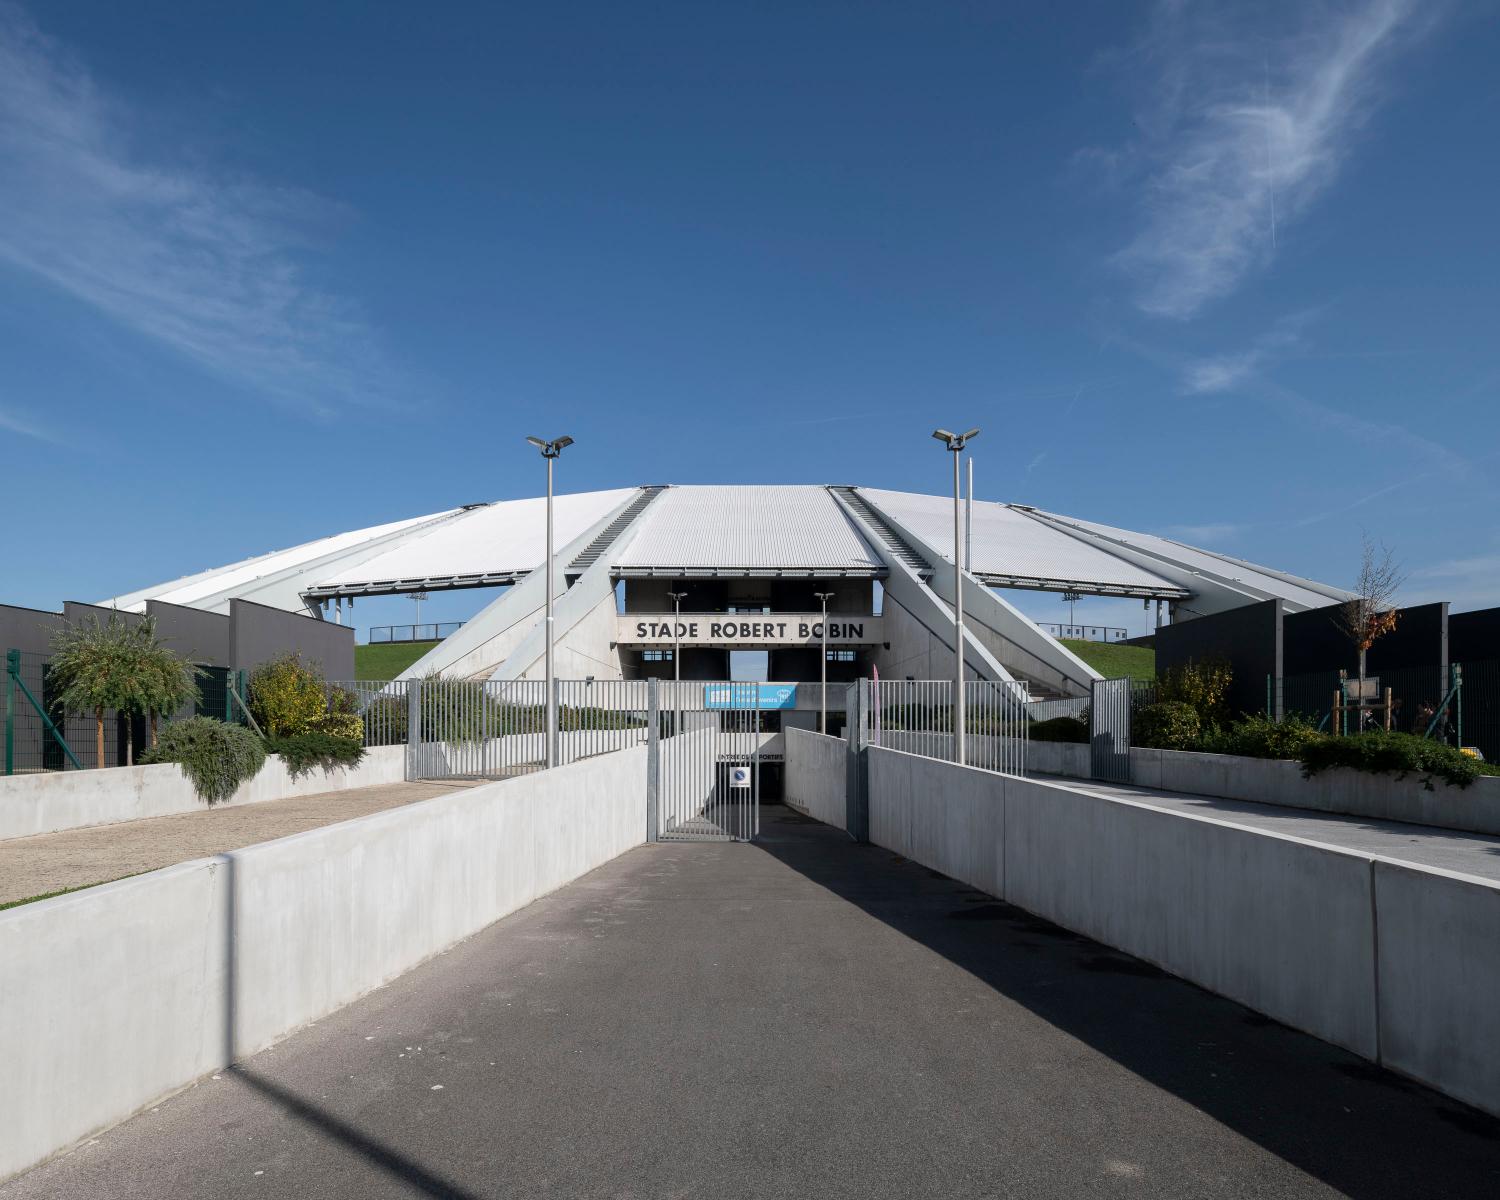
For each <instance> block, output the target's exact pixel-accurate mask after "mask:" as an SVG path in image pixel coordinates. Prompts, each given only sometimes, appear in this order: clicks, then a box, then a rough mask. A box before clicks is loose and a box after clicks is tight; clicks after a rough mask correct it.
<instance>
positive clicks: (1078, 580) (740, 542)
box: [105, 484, 1346, 612]
mask: <svg viewBox="0 0 1500 1200" xmlns="http://www.w3.org/2000/svg"><path fill="white" fill-rule="evenodd" d="M555 521H556V531H555V542H556V546H557V550H558V553H559V555H563V554H564V553H565V552H566V553H568V555H569V558H568V559H567V562H565V563H563V564H562V565H564V566H567V567H568V575H569V578H570V579H571V578H575V577H577V576H578V574H579V573H580V572H581V571H582V570H584V569H587V568H588V567H589V566H592V565H593V564H595V563H598V562H603V563H604V564H605V565H607V567H608V571H609V574H610V575H611V576H612V577H615V578H621V577H639V576H665V577H672V576H682V577H703V576H725V577H730V576H766V575H769V576H803V577H816V576H846V577H847V576H862V577H884V576H886V575H888V574H889V572H890V571H892V570H900V571H905V570H908V569H910V570H913V571H914V572H915V573H916V574H917V575H918V576H920V577H922V578H928V577H930V576H931V575H932V568H933V567H935V566H936V565H937V564H938V563H939V562H941V561H942V560H944V559H947V560H948V561H951V556H952V553H953V532H952V501H951V499H949V498H948V497H945V496H926V495H920V494H916V493H912V492H894V491H885V490H881V489H874V488H851V487H843V486H840V487H833V486H822V485H809V484H799V485H767V486H749V485H733V486H681V487H676V486H674V487H649V488H617V489H613V490H609V491H598V492H582V493H576V494H570V495H563V496H559V497H557V499H556V509H555ZM544 522H545V504H544V501H543V500H542V499H540V498H537V499H524V500H506V501H500V502H497V503H493V504H486V505H468V506H464V507H462V508H454V509H448V510H446V511H443V512H439V513H431V514H428V515H426V516H421V517H413V518H410V519H408V520H405V521H394V522H390V523H387V524H383V525H375V526H371V527H369V528H365V529H359V530H355V531H353V532H350V533H341V534H335V535H333V536H331V537H326V538H319V539H317V540H315V541H311V542H306V543H303V544H302V545H299V546H294V547H292V548H291V549H288V550H280V551H274V552H272V553H269V554H262V555H259V556H256V557H254V558H249V559H245V560H243V561H241V562H237V563H231V564H229V565H228V566H225V567H220V568H216V569H214V570H209V571H200V572H198V573H197V574H194V575H189V576H185V577H183V578H181V579H177V580H172V581H169V582H167V583H162V584H158V585H156V586H154V587H148V588H141V589H139V590H137V591H133V592H130V593H126V594H124V595H121V596H117V597H115V598H114V599H113V600H110V601H105V603H106V604H116V605H118V606H119V607H122V608H135V609H139V608H141V607H142V606H143V605H144V604H145V602H146V601H147V600H149V599H157V600H164V601H169V602H171V603H175V604H186V605H190V606H193V607H199V608H204V609H208V610H211V611H225V610H227V608H228V604H229V601H230V600H231V599H235V598H240V599H253V600H256V601H258V602H260V603H265V604H272V605H275V606H278V607H281V608H285V609H287V610H288V611H306V609H307V608H309V607H312V608H316V607H317V605H318V604H319V602H320V601H323V600H326V599H329V598H333V597H352V596H361V595H376V594H395V593H401V592H409V591H415V590H418V589H430V590H436V589H445V588H466V587H483V586H490V585H498V584H506V583H514V582H517V581H519V580H521V579H523V578H525V577H526V576H527V575H529V574H530V573H531V572H533V571H535V570H536V568H537V567H538V566H540V565H541V562H542V559H543V557H544V555H545V550H544V533H545V524H544ZM568 564H571V566H568ZM972 573H973V575H974V576H975V577H976V578H977V579H978V580H979V582H981V583H985V584H989V585H990V586H994V587H1020V588H1033V589H1041V590H1050V591H1080V592H1084V593H1086V594H1094V595H1127V596H1136V597H1145V598H1147V599H1150V598H1152V597H1156V598H1161V599H1171V600H1176V601H1187V602H1188V609H1187V611H1189V612H1195V611H1197V612H1201V611H1218V610H1220V609H1223V608H1226V607H1234V606H1237V605H1239V604H1247V603H1253V602H1255V601H1257V600H1264V599H1270V598H1280V599H1281V600H1283V601H1284V602H1285V603H1286V604H1287V605H1289V606H1290V607H1291V608H1293V609H1294V610H1300V609H1303V608H1312V607H1320V606H1322V605H1326V604H1330V603H1334V602H1336V601H1338V600H1341V599H1343V598H1344V596H1345V595H1346V593H1344V592H1341V591H1339V590H1338V589H1336V588H1331V587H1327V586H1326V585H1323V584H1319V583H1314V582H1312V581H1310V580H1306V579H1299V578H1298V577H1296V576H1293V575H1288V574H1285V573H1283V572H1280V571H1276V570H1274V569H1271V568H1267V567H1258V566H1256V565H1254V564H1252V563H1246V562H1242V561H1240V560H1238V559H1232V558H1228V557H1226V556H1224V555H1220V554H1215V553H1213V552H1211V551H1207V550H1200V549H1198V548H1196V547H1193V546H1187V545H1183V544H1182V543H1179V542H1175V541H1171V540H1169V539H1167V538H1163V537H1158V536H1156V535H1152V534H1144V533H1133V532H1131V531H1129V530H1123V529H1117V528H1115V527H1113V526H1109V525H1102V524H1098V523H1095V522H1091V521H1082V520H1079V519H1077V518H1073V517H1062V516H1058V515H1056V514H1053V513H1047V512H1042V511H1039V510H1035V509H1030V508H1027V507H1026V506H1024V505H1014V504H999V503H994V502H989V501H982V502H976V504H975V505H974V520H973V564H972Z"/></svg>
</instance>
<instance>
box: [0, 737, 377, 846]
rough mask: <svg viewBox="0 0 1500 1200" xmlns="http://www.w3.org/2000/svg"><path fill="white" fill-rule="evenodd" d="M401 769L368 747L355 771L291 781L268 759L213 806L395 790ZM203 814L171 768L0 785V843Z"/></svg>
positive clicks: (21, 779)
mask: <svg viewBox="0 0 1500 1200" xmlns="http://www.w3.org/2000/svg"><path fill="white" fill-rule="evenodd" d="M405 764H406V747H404V746H375V747H372V748H371V749H369V750H366V751H365V757H364V759H363V761H362V762H361V763H360V764H359V765H358V766H357V767H337V768H335V769H333V770H331V771H324V770H312V771H308V772H305V773H304V774H302V775H298V776H293V775H292V774H291V772H290V771H288V770H287V768H286V766H285V765H284V764H283V763H282V761H281V759H279V758H277V757H276V756H275V755H270V756H268V757H267V758H266V765H265V766H263V767H262V768H261V769H260V771H259V772H257V773H256V776H255V778H254V779H249V780H246V781H245V782H244V783H242V784H241V785H240V786H239V789H238V790H237V791H236V792H235V793H234V795H233V796H231V797H229V799H227V800H221V801H220V802H219V804H218V805H217V806H216V807H225V806H229V805H236V804H257V803H260V802H261V801H265V800H284V799H286V798H288V797H290V796H311V795H315V794H317V793H318V792H340V791H344V790H345V789H346V788H355V787H373V786H375V785H376V784H382V783H400V782H401V780H402V779H404V778H405V774H406V765H405ZM205 807H207V806H206V805H205V804H204V802H203V801H202V800H200V799H199V798H198V794H197V793H196V792H195V791H194V790H193V785H192V783H191V782H190V781H189V780H188V778H187V776H185V775H184V774H183V773H182V769H181V768H180V767H179V766H178V765H177V764H176V763H162V764H160V765H157V766H150V767H111V768H109V769H107V770H103V771H49V772H47V773H45V774H36V775H12V776H10V777H9V778H0V840H3V839H5V838H17V837H31V836H32V835H33V834H38V833H53V832H55V831H57V830H59V829H77V828H80V827H81V826H85V825H112V824H114V823H115V822H117V821H136V820H139V819H140V818H142V817H165V816H171V815H173V814H175V813H188V812H198V811H200V810H201V809H203V808H205Z"/></svg>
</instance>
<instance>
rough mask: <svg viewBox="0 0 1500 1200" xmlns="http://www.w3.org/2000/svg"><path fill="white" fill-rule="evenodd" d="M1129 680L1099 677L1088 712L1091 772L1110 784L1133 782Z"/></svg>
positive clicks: (1095, 682) (1096, 777)
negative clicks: (1131, 772)
mask: <svg viewBox="0 0 1500 1200" xmlns="http://www.w3.org/2000/svg"><path fill="white" fill-rule="evenodd" d="M1130 696H1131V681H1130V680H1129V679H1096V680H1094V687H1093V703H1092V706H1091V709H1090V712H1089V774H1091V775H1092V776H1093V777H1094V778H1095V779H1101V780H1104V781H1106V782H1108V783H1129V782H1130Z"/></svg>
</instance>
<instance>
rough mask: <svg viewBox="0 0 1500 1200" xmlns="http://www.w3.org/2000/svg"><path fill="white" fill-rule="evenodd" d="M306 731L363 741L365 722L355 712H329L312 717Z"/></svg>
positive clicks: (362, 743)
mask: <svg viewBox="0 0 1500 1200" xmlns="http://www.w3.org/2000/svg"><path fill="white" fill-rule="evenodd" d="M307 732H308V733H326V734H328V736H329V737H336V738H353V739H354V740H355V741H356V742H358V743H359V744H360V745H364V742H365V722H364V719H363V718H362V717H360V716H359V715H358V714H357V713H342V712H329V713H324V714H323V715H322V716H321V717H316V718H314V719H313V722H312V724H311V725H310V726H309V727H308V730H307Z"/></svg>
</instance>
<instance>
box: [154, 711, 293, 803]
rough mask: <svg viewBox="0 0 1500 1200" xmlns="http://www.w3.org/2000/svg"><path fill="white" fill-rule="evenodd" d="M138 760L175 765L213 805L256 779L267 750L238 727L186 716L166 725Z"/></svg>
mask: <svg viewBox="0 0 1500 1200" xmlns="http://www.w3.org/2000/svg"><path fill="white" fill-rule="evenodd" d="M141 761H142V762H143V763H167V762H174V763H176V764H178V766H180V767H181V768H182V773H183V774H184V775H186V776H187V777H188V778H189V779H190V780H192V781H193V789H194V790H195V791H196V792H197V793H198V798H199V799H201V800H204V801H207V802H208V803H209V804H214V803H217V802H218V801H220V800H227V799H229V797H230V796H232V795H234V791H235V789H236V788H237V787H239V786H240V784H242V783H244V782H245V780H247V779H253V778H254V777H255V773H256V772H257V771H259V770H260V768H261V764H262V763H264V762H265V761H266V748H265V746H264V744H262V742H261V740H260V739H259V738H258V737H256V736H255V735H254V734H253V733H251V732H250V731H249V730H248V729H245V728H243V727H241V726H239V725H226V724H225V723H224V722H223V721H215V720H214V719H213V718H212V717H189V718H188V719H187V720H185V721H174V722H172V723H171V724H170V725H168V726H166V728H164V729H163V730H162V731H161V734H160V736H159V737H158V738H157V741H156V745H154V746H152V747H151V748H150V749H149V750H147V751H146V753H144V754H143V755H141Z"/></svg>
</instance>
